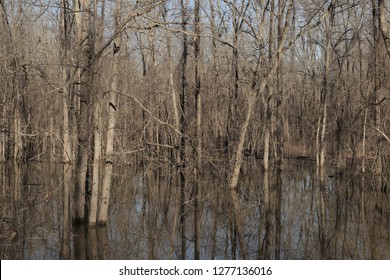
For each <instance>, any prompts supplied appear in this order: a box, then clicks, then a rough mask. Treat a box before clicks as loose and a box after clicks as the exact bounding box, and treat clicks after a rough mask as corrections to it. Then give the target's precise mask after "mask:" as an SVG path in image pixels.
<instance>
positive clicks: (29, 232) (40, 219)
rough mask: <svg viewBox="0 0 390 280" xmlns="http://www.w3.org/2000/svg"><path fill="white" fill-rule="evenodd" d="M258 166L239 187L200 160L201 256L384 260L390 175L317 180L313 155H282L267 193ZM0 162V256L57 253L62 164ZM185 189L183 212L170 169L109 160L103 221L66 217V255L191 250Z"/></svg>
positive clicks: (190, 199) (389, 239) (189, 253)
mask: <svg viewBox="0 0 390 280" xmlns="http://www.w3.org/2000/svg"><path fill="white" fill-rule="evenodd" d="M259 166H260V162H256V161H253V162H250V163H248V164H247V165H246V167H245V168H244V169H243V172H242V174H241V175H242V177H241V181H240V186H239V190H238V192H237V193H231V191H230V190H229V189H228V184H227V180H226V178H227V177H228V174H227V173H226V171H224V169H223V168H220V169H219V168H218V167H217V166H214V167H210V168H205V170H204V172H203V174H202V178H201V186H200V195H199V197H198V198H199V199H198V201H199V212H198V213H199V214H198V217H197V220H198V221H200V237H199V241H200V244H199V248H200V252H199V253H200V258H201V259H241V258H243V257H244V256H243V251H244V250H243V248H242V247H245V248H244V249H245V251H247V254H248V256H247V257H248V258H250V259H275V258H276V259H279V258H280V259H390V203H389V196H388V194H387V192H386V190H387V191H388V190H389V188H388V187H387V180H388V179H389V177H386V176H373V175H371V176H368V175H366V176H362V175H361V174H360V175H359V174H347V173H345V174H342V175H337V176H333V174H331V173H329V174H328V175H327V176H326V181H325V185H324V186H321V185H320V183H319V180H317V178H316V176H315V170H314V169H313V163H310V162H303V161H287V162H286V163H285V164H284V166H283V168H282V173H281V176H280V177H279V180H277V177H276V176H275V174H274V173H272V172H271V173H270V174H269V180H268V185H269V193H268V194H267V193H265V192H264V185H265V184H266V181H265V180H264V174H263V172H262V171H260V170H261V169H260V167H259ZM0 168H1V206H0V207H1V209H0V211H1V227H0V229H1V232H0V256H1V259H60V258H61V256H62V254H61V250H62V248H63V246H64V242H63V240H62V236H63V231H64V229H63V228H62V225H63V222H62V216H63V214H62V213H63V212H62V211H63V210H62V209H63V204H62V187H63V176H62V175H61V174H62V168H63V166H62V165H60V164H49V163H31V164H28V165H23V166H17V165H11V164H7V165H1V166H0ZM193 190H194V182H193V181H191V180H190V179H189V180H188V182H187V186H186V197H185V202H186V203H185V206H186V207H185V213H184V217H185V219H181V214H182V213H180V197H179V195H180V189H179V187H178V186H177V176H176V175H175V172H169V171H168V172H167V171H165V172H158V171H156V170H153V169H152V168H143V169H140V170H135V169H134V168H132V167H130V166H128V167H125V166H122V167H120V168H117V170H116V171H115V177H114V186H113V195H112V200H111V210H110V217H109V224H108V226H107V227H89V228H88V227H85V226H83V225H73V226H72V229H71V233H72V234H71V236H72V238H71V240H70V244H68V246H70V251H71V258H75V259H179V258H181V252H182V242H183V240H184V242H185V256H186V258H187V259H193V258H194V254H195V231H194V228H195V226H194V225H195V218H194V213H195V211H194V210H195V207H194V200H195V198H194V196H193V193H194V192H193ZM234 201H236V202H237V203H236V204H234V203H233V202H234ZM181 221H184V222H185V227H184V228H185V230H184V233H183V232H181V231H180V230H179V229H180V227H181V226H180V222H181ZM240 234H241V237H242V240H243V244H240Z"/></svg>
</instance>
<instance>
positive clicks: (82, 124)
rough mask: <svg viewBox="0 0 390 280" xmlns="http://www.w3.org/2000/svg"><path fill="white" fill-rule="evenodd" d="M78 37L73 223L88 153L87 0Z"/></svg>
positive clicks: (79, 214) (79, 210)
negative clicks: (76, 134) (76, 131)
mask: <svg viewBox="0 0 390 280" xmlns="http://www.w3.org/2000/svg"><path fill="white" fill-rule="evenodd" d="M79 3H80V4H81V14H82V18H81V26H78V28H79V31H78V33H79V34H80V37H79V41H78V42H79V44H80V50H81V53H80V64H81V67H82V68H81V75H80V115H79V122H78V153H77V162H76V182H75V189H74V192H73V198H74V207H73V221H75V222H82V221H84V219H85V187H86V186H85V183H86V176H87V170H88V153H89V151H90V140H89V131H90V106H91V87H92V75H93V71H92V67H93V61H92V59H93V58H92V57H91V56H90V53H91V52H93V44H92V34H91V33H92V30H91V27H90V22H91V0H81V1H80V2H79ZM77 20H80V19H77V16H76V21H77Z"/></svg>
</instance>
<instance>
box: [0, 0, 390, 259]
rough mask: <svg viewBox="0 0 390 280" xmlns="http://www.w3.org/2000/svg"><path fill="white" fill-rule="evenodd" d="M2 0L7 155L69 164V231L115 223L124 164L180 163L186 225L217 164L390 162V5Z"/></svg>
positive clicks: (365, 166)
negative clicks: (116, 189)
mask: <svg viewBox="0 0 390 280" xmlns="http://www.w3.org/2000/svg"><path fill="white" fill-rule="evenodd" d="M0 4H1V7H0V35H1V44H0V73H1V75H0V87H1V88H0V92H1V93H0V94H1V100H0V104H1V105H0V107H1V111H0V116H1V123H0V160H1V161H11V160H14V161H34V160H42V161H52V162H55V161H56V162H58V161H60V162H63V163H64V169H63V175H64V184H63V198H64V209H63V211H64V227H65V228H67V227H70V222H71V221H72V220H73V221H89V223H90V224H96V223H99V224H105V223H107V219H108V211H109V201H110V192H111V187H112V186H111V184H112V173H113V169H115V165H121V164H132V165H147V166H149V167H151V168H155V169H157V170H163V172H174V173H177V174H178V176H177V180H178V182H177V183H178V184H177V185H178V186H180V194H181V195H180V201H181V203H180V205H181V207H180V212H181V213H182V215H181V216H180V221H179V223H180V227H181V231H182V232H184V231H185V226H184V225H185V223H186V222H185V215H184V213H185V212H186V211H187V210H186V201H187V200H188V197H189V196H190V197H191V199H192V200H193V201H194V215H195V217H196V215H199V211H200V209H199V207H200V206H199V199H200V197H201V195H202V194H201V193H200V188H199V185H200V184H201V179H200V174H201V172H202V169H204V168H205V167H207V166H215V165H218V166H220V165H223V166H224V168H225V169H226V170H227V171H228V172H227V174H229V187H230V189H232V190H233V191H234V190H235V189H237V187H238V185H239V179H240V178H239V176H240V172H241V170H242V163H243V162H244V161H245V158H246V157H255V158H259V159H262V161H263V169H264V171H265V172H269V170H273V171H275V174H276V175H277V178H280V172H281V166H282V162H283V160H284V159H285V158H286V157H307V158H313V159H315V160H316V166H317V168H318V172H319V174H321V173H323V172H324V170H325V167H326V166H327V165H330V164H333V165H334V166H336V168H337V169H338V171H339V172H342V171H343V170H344V169H345V168H351V167H353V168H356V169H359V170H361V172H363V173H364V172H373V173H377V174H378V175H379V176H380V174H385V173H386V172H387V171H388V169H389V166H388V163H387V162H388V159H389V148H388V147H389V144H390V139H389V137H388V134H389V131H388V122H389V120H390V116H389V114H388V106H389V105H388V100H389V99H388V96H389V90H390V84H389V66H390V22H389V20H388V19H389V18H390V12H389V9H390V3H389V1H388V0H348V1H341V0H333V1H317V0H285V1H276V0H264V1H263V0H242V1H237V0H221V1H220V0H209V1H206V0H204V1H200V0H195V1H188V0H178V1H170V0H162V1H157V0H155V1H152V0H145V1H129V0H115V1H106V0H93V1H92V0H46V1H45V0H38V1H30V0H16V1H7V0H1V1H0ZM267 174H268V173H267ZM278 174H279V175H278ZM267 177H268V175H267V176H264V178H267ZM264 180H265V181H264V193H265V195H267V193H269V191H270V190H269V187H268V182H267V181H268V179H264ZM189 183H191V185H193V186H194V187H192V188H191V191H190V188H189ZM73 186H74V187H73ZM86 192H90V193H91V199H90V200H89V201H88V203H87V202H86ZM85 209H88V211H87V212H86V211H85ZM235 210H236V212H238V211H239V209H238V208H237V209H236V207H235ZM87 213H88V214H89V217H86V216H87ZM236 214H237V217H238V216H239V213H236ZM195 221H198V219H196V218H195ZM236 223H237V225H238V228H239V224H240V221H239V219H237V221H236ZM195 228H197V231H200V228H199V225H195ZM238 238H239V241H240V242H239V243H241V245H240V247H242V248H244V247H245V246H243V245H242V244H243V241H242V238H243V237H242V236H240V232H238ZM185 242H186V240H185V237H184V234H183V239H182V248H183V250H185ZM197 242H199V240H198V239H197V237H195V243H196V244H197ZM198 247H199V245H195V248H198ZM64 254H65V255H66V254H67V253H66V252H65V253H64ZM195 254H197V258H199V251H197V250H195ZM245 254H246V253H245V251H244V252H243V256H244V257H245ZM184 255H185V251H183V256H184Z"/></svg>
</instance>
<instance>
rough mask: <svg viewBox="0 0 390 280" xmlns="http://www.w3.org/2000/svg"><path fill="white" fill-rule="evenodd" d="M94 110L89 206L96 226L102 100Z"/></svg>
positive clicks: (90, 218) (97, 102)
mask: <svg viewBox="0 0 390 280" xmlns="http://www.w3.org/2000/svg"><path fill="white" fill-rule="evenodd" d="M95 102H96V103H95V104H94V106H95V108H94V116H93V121H94V126H93V130H94V131H93V139H94V146H93V147H94V152H93V171H92V195H91V202H90V205H89V224H90V225H94V224H96V218H97V211H98V194H99V187H100V158H101V149H102V139H101V137H102V135H101V127H102V124H101V122H102V116H101V114H102V112H101V103H100V100H95Z"/></svg>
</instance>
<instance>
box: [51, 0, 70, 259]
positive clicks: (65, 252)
mask: <svg viewBox="0 0 390 280" xmlns="http://www.w3.org/2000/svg"><path fill="white" fill-rule="evenodd" d="M61 4H62V5H61V6H62V7H61V27H60V28H61V30H60V34H61V37H62V38H61V52H62V58H61V59H62V65H61V68H62V83H63V92H62V104H63V108H62V110H63V141H64V143H63V145H64V147H63V159H64V162H65V164H64V167H63V172H64V185H63V196H64V197H63V233H62V245H61V247H62V248H61V255H62V258H64V259H69V258H70V239H71V238H70V234H71V223H70V220H71V218H70V205H71V203H70V193H71V191H70V189H71V180H72V169H71V161H72V147H71V141H70V127H69V97H70V93H69V81H70V77H69V72H68V67H67V64H68V51H69V38H68V22H67V9H68V4H67V1H66V0H63V1H62V3H61ZM50 152H51V153H53V150H52V148H51V149H50Z"/></svg>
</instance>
